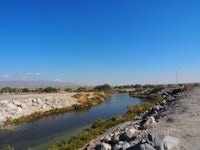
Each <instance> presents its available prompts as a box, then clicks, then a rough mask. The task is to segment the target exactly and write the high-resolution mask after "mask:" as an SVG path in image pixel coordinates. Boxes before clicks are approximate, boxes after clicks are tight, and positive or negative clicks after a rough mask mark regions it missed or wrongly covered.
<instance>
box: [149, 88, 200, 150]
mask: <svg viewBox="0 0 200 150" xmlns="http://www.w3.org/2000/svg"><path fill="white" fill-rule="evenodd" d="M150 132H151V133H155V134H163V135H169V136H173V137H177V138H178V139H179V140H180V143H179V146H178V147H177V148H176V149H177V150H178V149H181V150H200V88H195V89H193V90H192V91H191V92H188V93H186V94H185V95H184V97H183V98H180V99H178V100H176V101H174V102H173V103H172V105H170V106H169V108H168V109H167V110H166V111H165V112H163V113H162V114H161V117H160V119H159V122H158V123H157V125H156V126H155V127H154V128H152V129H151V131H150Z"/></svg>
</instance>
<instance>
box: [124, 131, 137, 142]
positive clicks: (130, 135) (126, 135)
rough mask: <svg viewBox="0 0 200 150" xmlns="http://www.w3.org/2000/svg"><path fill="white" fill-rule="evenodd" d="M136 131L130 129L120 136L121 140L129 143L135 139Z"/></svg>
mask: <svg viewBox="0 0 200 150" xmlns="http://www.w3.org/2000/svg"><path fill="white" fill-rule="evenodd" d="M135 133H136V129H135V128H129V129H127V130H126V131H125V132H124V134H122V135H121V136H120V140H122V141H127V140H130V139H132V138H134V137H135Z"/></svg>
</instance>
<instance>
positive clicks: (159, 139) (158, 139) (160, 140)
mask: <svg viewBox="0 0 200 150" xmlns="http://www.w3.org/2000/svg"><path fill="white" fill-rule="evenodd" d="M146 141H147V143H148V144H150V145H151V146H152V147H154V148H155V149H156V150H171V149H172V148H174V147H176V146H177V145H178V143H179V140H178V139H177V138H174V137H170V136H165V135H154V134H148V135H147V136H146Z"/></svg>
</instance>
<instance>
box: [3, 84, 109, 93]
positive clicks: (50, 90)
mask: <svg viewBox="0 0 200 150" xmlns="http://www.w3.org/2000/svg"><path fill="white" fill-rule="evenodd" d="M59 91H61V89H60V88H54V87H46V88H35V89H30V88H11V87H4V88H2V89H1V90H0V93H56V92H59ZM62 91H63V90H62ZM64 91H65V92H105V93H111V91H112V87H111V86H110V85H108V84H104V85H98V86H96V87H94V88H87V87H78V88H77V89H71V88H65V89H64Z"/></svg>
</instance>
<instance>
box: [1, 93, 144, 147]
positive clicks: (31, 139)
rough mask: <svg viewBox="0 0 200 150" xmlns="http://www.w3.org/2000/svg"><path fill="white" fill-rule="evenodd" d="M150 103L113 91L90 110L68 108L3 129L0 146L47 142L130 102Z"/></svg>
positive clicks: (115, 112) (124, 108)
mask: <svg viewBox="0 0 200 150" xmlns="http://www.w3.org/2000/svg"><path fill="white" fill-rule="evenodd" d="M143 103H147V101H145V100H142V99H138V98H133V97H130V96H129V94H128V93H122V94H113V95H112V97H111V98H110V99H108V100H106V101H105V102H103V103H102V104H100V105H98V106H94V107H92V108H90V109H89V110H84V111H75V112H66V113H62V114H56V115H50V116H46V117H42V118H40V119H35V120H33V121H29V122H25V123H21V124H20V125H18V126H17V128H16V129H14V130H10V131H1V132H0V146H2V145H6V144H9V145H11V146H14V147H15V150H23V149H28V148H30V149H31V147H35V146H37V145H40V144H41V143H46V142H48V141H49V140H51V139H53V138H57V137H61V136H67V135H68V134H72V133H73V132H76V131H77V130H78V129H81V128H83V127H85V126H88V125H91V123H92V122H94V121H95V120H97V119H99V118H102V119H108V118H111V117H113V116H116V115H122V114H124V113H125V112H126V111H127V108H128V106H134V105H137V104H143Z"/></svg>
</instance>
